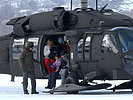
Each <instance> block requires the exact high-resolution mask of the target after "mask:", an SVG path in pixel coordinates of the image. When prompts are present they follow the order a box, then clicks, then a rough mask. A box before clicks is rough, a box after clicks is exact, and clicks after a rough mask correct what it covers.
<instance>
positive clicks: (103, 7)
mask: <svg viewBox="0 0 133 100" xmlns="http://www.w3.org/2000/svg"><path fill="white" fill-rule="evenodd" d="M107 5H108V4H106V5H105V6H104V7H103V8H102V9H101V10H100V12H103V11H104V9H105V8H106V7H107Z"/></svg>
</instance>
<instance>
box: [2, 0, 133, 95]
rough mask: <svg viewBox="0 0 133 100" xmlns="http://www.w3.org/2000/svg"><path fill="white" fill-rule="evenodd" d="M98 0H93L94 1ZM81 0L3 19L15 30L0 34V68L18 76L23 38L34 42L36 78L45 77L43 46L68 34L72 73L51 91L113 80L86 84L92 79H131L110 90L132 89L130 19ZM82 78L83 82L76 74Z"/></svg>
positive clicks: (86, 87)
mask: <svg viewBox="0 0 133 100" xmlns="http://www.w3.org/2000/svg"><path fill="white" fill-rule="evenodd" d="M97 2H98V0H96V5H97V4H98V3H97ZM87 5H88V4H87V0H81V8H76V9H74V10H67V11H66V10H65V9H64V8H63V7H56V8H54V9H53V11H48V12H42V13H38V14H34V15H30V16H23V17H19V18H14V19H11V20H10V21H9V22H7V25H12V26H13V32H12V33H11V34H9V35H6V36H2V37H0V46H1V48H0V60H1V61H0V73H4V74H12V75H14V76H21V75H22V72H21V68H20V66H19V63H18V58H19V55H20V52H21V51H22V49H23V46H24V44H25V43H26V42H27V41H31V42H33V43H34V45H35V46H34V48H33V52H34V57H35V58H36V59H39V60H40V61H41V65H35V66H36V67H35V73H36V78H45V76H47V69H46V67H45V64H44V55H43V50H44V46H45V45H46V41H47V40H48V39H52V40H53V41H54V45H58V38H59V37H63V38H65V39H66V40H69V41H70V42H69V45H70V68H69V70H70V75H69V76H68V77H67V79H66V84H65V85H61V86H60V87H57V88H56V89H54V90H52V91H50V93H53V92H62V91H65V92H68V93H78V91H81V90H95V89H105V88H107V87H110V86H111V84H108V83H103V84H97V85H96V84H95V85H93V86H91V85H88V84H87V83H88V82H93V80H131V81H129V82H126V83H123V84H120V85H119V86H116V87H114V88H110V90H113V91H115V90H116V89H131V90H133V81H132V80H133V45H132V43H133V19H132V18H130V17H128V16H126V15H123V14H119V13H116V12H113V11H112V10H111V9H105V8H106V6H107V5H105V6H104V7H103V8H102V9H100V10H99V9H98V7H97V6H96V9H93V8H88V7H87ZM79 79H80V80H83V81H82V82H81V83H79V82H78V80H79Z"/></svg>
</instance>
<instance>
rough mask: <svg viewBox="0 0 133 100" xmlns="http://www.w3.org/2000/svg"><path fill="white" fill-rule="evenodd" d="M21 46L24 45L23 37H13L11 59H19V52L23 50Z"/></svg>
mask: <svg viewBox="0 0 133 100" xmlns="http://www.w3.org/2000/svg"><path fill="white" fill-rule="evenodd" d="M23 46H24V38H22V39H14V42H13V47H12V51H13V53H12V54H13V59H19V56H20V53H21V51H22V50H23Z"/></svg>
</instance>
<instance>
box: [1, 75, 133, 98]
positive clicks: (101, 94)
mask: <svg viewBox="0 0 133 100" xmlns="http://www.w3.org/2000/svg"><path fill="white" fill-rule="evenodd" d="M21 82H22V77H16V78H15V82H10V75H3V74H0V100H132V98H133V93H132V92H131V90H121V91H116V93H113V92H112V91H107V90H97V91H85V92H80V93H79V94H76V95H69V94H66V93H55V94H53V95H51V94H47V93H42V91H46V90H45V88H44V87H45V86H46V85H47V80H45V79H37V91H39V92H40V94H37V95H31V94H30V95H24V94H23V92H22V84H21ZM110 82H111V81H110ZM111 83H112V84H113V85H117V84H120V83H122V81H117V82H116V81H113V82H111ZM59 85H60V80H57V86H59ZM30 88H31V86H30V80H29V87H28V89H29V92H30Z"/></svg>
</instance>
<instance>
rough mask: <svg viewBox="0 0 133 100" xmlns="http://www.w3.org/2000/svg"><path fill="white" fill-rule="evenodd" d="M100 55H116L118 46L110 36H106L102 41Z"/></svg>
mask: <svg viewBox="0 0 133 100" xmlns="http://www.w3.org/2000/svg"><path fill="white" fill-rule="evenodd" d="M102 53H115V54H117V53H118V46H117V43H116V40H115V37H114V36H113V35H112V34H106V35H105V36H104V38H103V41H102Z"/></svg>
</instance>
